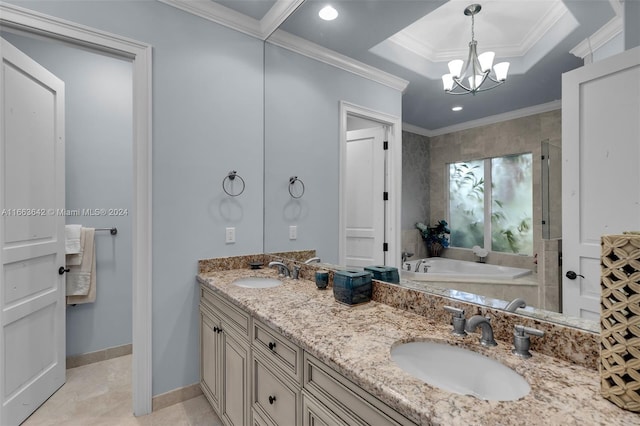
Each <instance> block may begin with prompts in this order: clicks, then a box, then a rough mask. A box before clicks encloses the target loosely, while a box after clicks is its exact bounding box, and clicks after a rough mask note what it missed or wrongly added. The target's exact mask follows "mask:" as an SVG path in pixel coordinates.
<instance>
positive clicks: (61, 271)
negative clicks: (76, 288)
mask: <svg viewBox="0 0 640 426" xmlns="http://www.w3.org/2000/svg"><path fill="white" fill-rule="evenodd" d="M69 271H70V269H69V268H65V267H64V266H61V267H59V268H58V273H59V274H60V275H63V274H64V273H65V272H69Z"/></svg>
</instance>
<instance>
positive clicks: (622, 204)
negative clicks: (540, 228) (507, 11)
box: [562, 48, 640, 321]
mask: <svg viewBox="0 0 640 426" xmlns="http://www.w3.org/2000/svg"><path fill="white" fill-rule="evenodd" d="M562 159H563V161H562V162H563V167H562V182H563V188H562V223H563V225H562V239H563V243H562V244H563V283H562V288H563V292H562V298H563V311H564V313H565V314H568V315H571V316H577V317H582V318H588V319H593V320H596V321H599V320H600V237H601V236H602V235H605V234H618V233H622V232H623V231H630V230H635V231H637V230H640V168H639V167H638V165H639V164H640V48H635V49H632V50H629V51H626V52H624V53H622V54H620V55H616V56H614V57H612V58H609V59H606V60H603V61H600V62H596V63H593V64H589V65H586V66H584V67H582V68H579V69H577V70H575V71H572V72H569V73H567V74H564V76H563V79H562ZM571 272H574V273H575V274H576V277H575V278H574V279H571V278H570V277H567V273H569V274H568V275H569V276H571V277H572V276H573V274H571ZM580 275H582V276H580Z"/></svg>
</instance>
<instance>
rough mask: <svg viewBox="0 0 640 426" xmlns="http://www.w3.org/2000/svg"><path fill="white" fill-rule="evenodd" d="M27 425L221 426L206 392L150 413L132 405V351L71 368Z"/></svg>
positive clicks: (28, 420) (26, 421)
mask: <svg viewBox="0 0 640 426" xmlns="http://www.w3.org/2000/svg"><path fill="white" fill-rule="evenodd" d="M22 425H23V426H86V425H90V426H112V425H117V426H119V425H124V426H137V425H138V426H165V425H166V426H221V425H222V422H221V421H220V419H219V418H218V417H217V416H216V414H215V413H214V412H213V410H212V408H211V406H210V405H209V403H208V402H207V400H206V399H205V397H204V396H203V395H200V396H198V397H197V398H193V399H190V400H188V401H184V402H182V403H180V404H175V405H172V406H170V407H166V408H163V409H162V410H158V411H155V412H153V413H151V414H149V415H146V416H141V417H134V416H133V414H132V408H131V355H127V356H122V357H119V358H113V359H110V360H107V361H101V362H96V363H94V364H89V365H83V366H81V367H76V368H71V369H69V370H67V382H66V383H65V384H64V386H62V387H61V388H60V389H59V390H58V391H57V392H56V393H55V394H53V396H52V397H51V398H49V400H47V401H46V402H45V403H44V404H43V405H42V406H41V407H40V408H38V410H36V411H35V412H34V413H33V414H32V415H31V417H29V418H28V419H27V420H25V421H24V423H22Z"/></svg>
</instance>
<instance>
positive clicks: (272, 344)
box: [269, 342, 276, 350]
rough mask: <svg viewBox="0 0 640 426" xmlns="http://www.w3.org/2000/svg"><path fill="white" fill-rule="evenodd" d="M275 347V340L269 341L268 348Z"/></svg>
mask: <svg viewBox="0 0 640 426" xmlns="http://www.w3.org/2000/svg"><path fill="white" fill-rule="evenodd" d="M275 348H276V343H275V342H269V349H271V350H274V349H275Z"/></svg>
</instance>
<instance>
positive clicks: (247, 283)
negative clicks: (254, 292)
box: [231, 277, 282, 288]
mask: <svg viewBox="0 0 640 426" xmlns="http://www.w3.org/2000/svg"><path fill="white" fill-rule="evenodd" d="M231 284H233V285H237V286H238V287H244V288H271V287H277V286H279V285H280V284H282V281H280V280H277V279H275V278H267V277H248V278H238V279H237V280H235V281H234V282H232V283H231Z"/></svg>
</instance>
